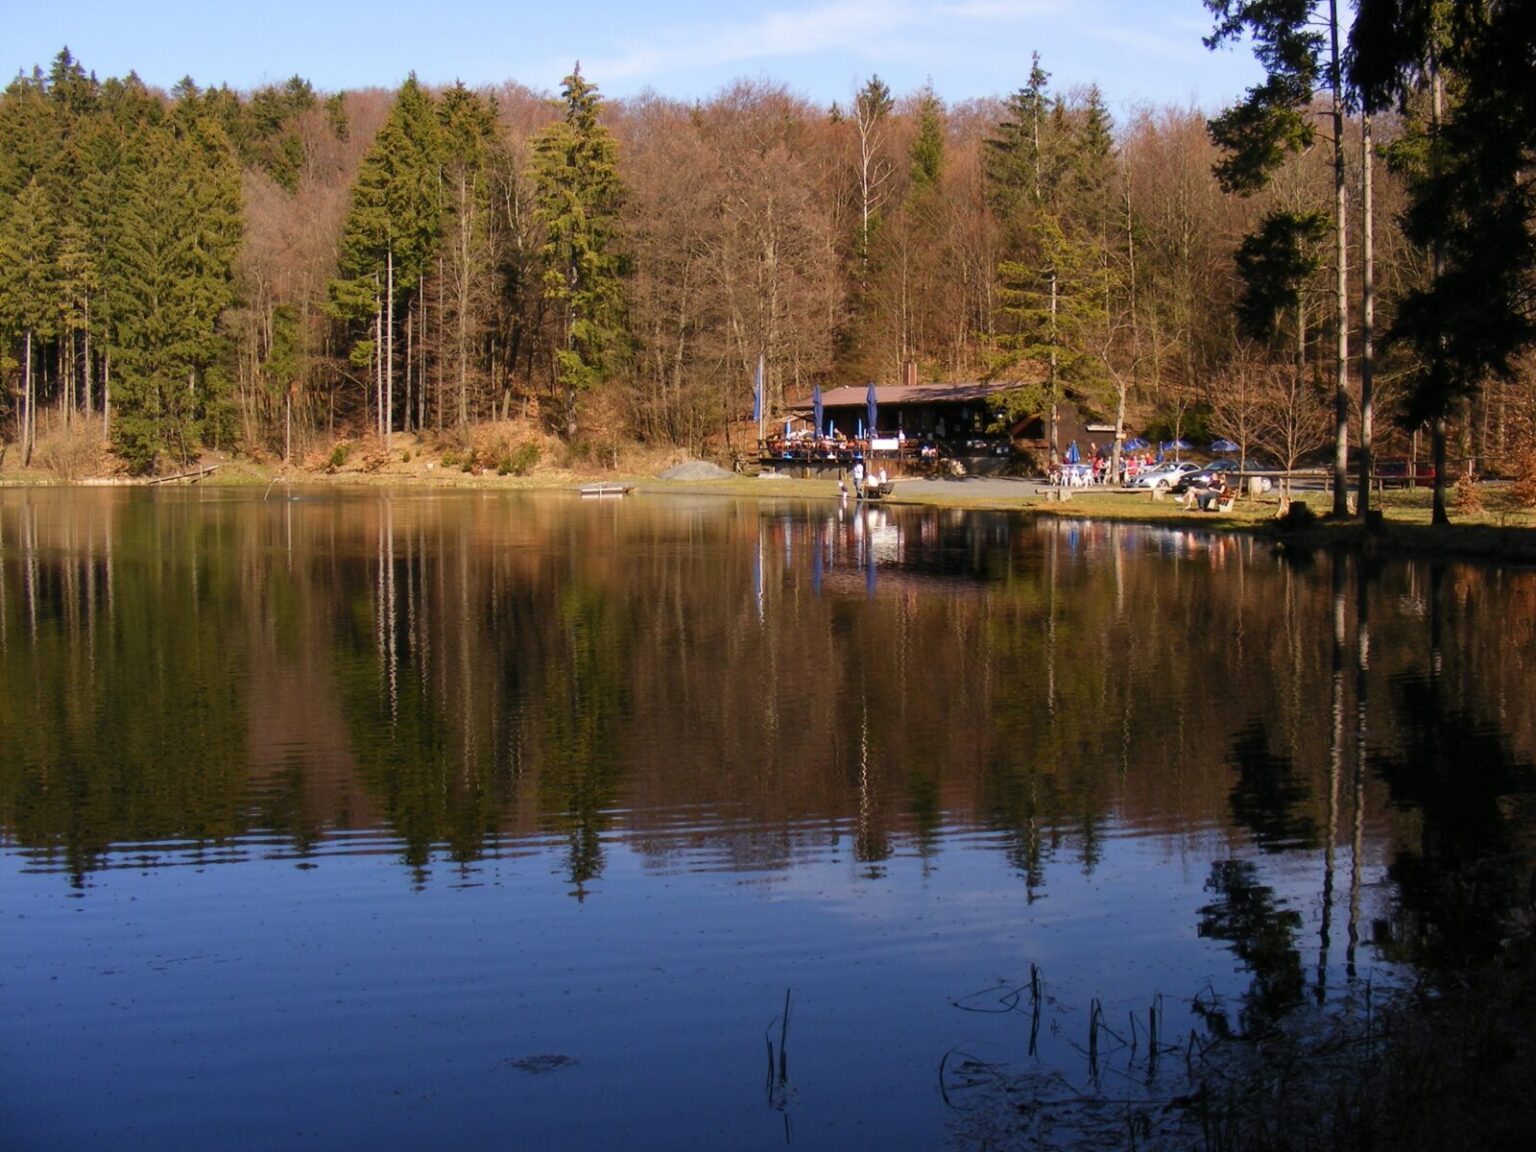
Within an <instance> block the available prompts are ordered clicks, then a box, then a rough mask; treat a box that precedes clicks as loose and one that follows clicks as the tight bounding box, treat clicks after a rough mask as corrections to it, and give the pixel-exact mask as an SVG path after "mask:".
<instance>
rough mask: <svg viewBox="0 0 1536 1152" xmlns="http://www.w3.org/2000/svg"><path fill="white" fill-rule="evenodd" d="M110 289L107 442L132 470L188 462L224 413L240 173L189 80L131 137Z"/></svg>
mask: <svg viewBox="0 0 1536 1152" xmlns="http://www.w3.org/2000/svg"><path fill="white" fill-rule="evenodd" d="M127 159H128V164H127V165H126V167H125V168H124V171H123V176H124V179H123V183H122V185H121V186H120V187H119V189H118V192H119V195H120V196H121V204H120V213H119V215H118V217H117V219H116V221H115V229H114V236H113V241H114V250H115V252H116V254H117V261H116V267H115V269H114V272H115V275H114V277H113V279H112V282H111V286H110V288H109V297H110V299H111V307H112V315H113V325H114V332H113V350H114V352H115V353H116V356H115V359H116V362H117V364H118V365H119V367H120V369H121V372H120V377H119V383H120V390H119V400H118V407H119V412H118V416H119V418H118V421H117V423H116V425H115V426H114V429H113V441H114V444H115V445H116V447H117V449H118V451H119V453H120V454H121V455H122V456H123V457H124V459H126V460H127V461H128V462H129V465H130V466H131V467H133V468H135V469H137V470H140V471H144V470H148V469H150V468H152V467H153V466H154V465H155V463H156V461H157V460H158V459H159V457H160V456H161V455H162V454H164V453H166V452H172V453H174V454H175V455H176V456H177V457H178V458H179V459H181V460H182V461H183V462H185V461H186V460H187V459H188V458H189V457H190V455H191V453H192V452H193V450H194V449H195V448H196V446H197V445H198V443H200V442H201V440H202V438H203V436H204V435H205V434H208V435H210V436H212V437H217V436H218V434H219V431H220V428H221V424H222V418H223V413H222V410H221V409H222V402H223V399H224V393H225V390H226V389H225V384H226V382H225V380H224V376H223V372H222V362H223V355H224V351H225V346H224V340H223V337H222V335H221V333H220V331H219V327H218V325H219V320H220V318H221V316H222V315H223V313H224V311H225V310H226V309H227V308H228V307H229V306H230V305H231V304H232V303H233V302H234V266H235V260H236V257H237V255H238V252H239V246H240V241H241V236H242V231H243V212H242V207H241V200H240V174H239V169H238V166H237V164H236V162H235V159H234V152H233V148H232V147H231V145H230V143H229V140H228V138H227V137H226V136H225V135H224V132H223V130H222V128H221V127H220V126H219V125H218V123H217V122H216V121H215V120H214V119H213V117H212V116H210V115H208V114H207V111H206V109H205V108H203V107H202V106H201V101H200V97H199V93H198V92H197V91H196V88H195V86H193V85H191V84H190V83H189V82H185V81H184V82H183V83H182V84H180V85H178V103H177V106H176V108H175V109H174V112H173V115H172V116H171V117H169V118H168V119H167V120H166V121H165V122H164V123H163V124H157V125H145V126H141V127H140V129H139V131H138V132H137V133H136V135H135V138H134V139H133V140H132V142H131V143H130V145H129V147H128V154H127Z"/></svg>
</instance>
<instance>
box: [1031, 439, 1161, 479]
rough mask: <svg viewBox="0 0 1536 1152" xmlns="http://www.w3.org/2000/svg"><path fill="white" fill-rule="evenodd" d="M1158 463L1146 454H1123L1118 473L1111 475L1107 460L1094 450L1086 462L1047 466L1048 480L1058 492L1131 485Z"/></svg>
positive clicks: (1106, 457)
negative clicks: (1061, 489)
mask: <svg viewBox="0 0 1536 1152" xmlns="http://www.w3.org/2000/svg"><path fill="white" fill-rule="evenodd" d="M1157 465H1158V461H1157V459H1156V457H1154V456H1153V455H1152V453H1150V452H1146V453H1136V452H1127V453H1125V454H1124V455H1123V456H1121V457H1120V472H1119V474H1118V475H1117V474H1115V472H1114V471H1113V469H1112V468H1111V467H1110V461H1109V457H1108V456H1107V455H1105V454H1104V452H1103V450H1102V449H1101V448H1098V447H1097V446H1096V447H1095V448H1094V450H1093V455H1092V456H1090V457H1089V458H1088V459H1086V460H1080V461H1076V460H1074V461H1068V462H1064V463H1061V464H1053V465H1051V470H1050V475H1049V479H1050V482H1051V483H1052V484H1055V485H1057V486H1058V487H1062V488H1088V487H1091V486H1093V485H1098V484H1118V483H1120V482H1121V481H1124V482H1125V483H1127V484H1130V483H1132V482H1133V481H1134V480H1135V479H1136V477H1137V476H1139V475H1141V473H1142V472H1145V471H1149V470H1150V469H1153V468H1156V467H1157Z"/></svg>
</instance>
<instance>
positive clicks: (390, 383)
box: [328, 74, 442, 438]
mask: <svg viewBox="0 0 1536 1152" xmlns="http://www.w3.org/2000/svg"><path fill="white" fill-rule="evenodd" d="M441 168H442V145H441V141H440V138H439V130H438V122H437V115H436V109H435V107H434V105H433V102H432V97H431V96H430V95H429V94H428V93H427V92H426V90H425V89H423V88H422V87H421V85H420V84H419V83H418V82H417V80H416V77H415V75H414V74H412V75H411V76H410V77H409V78H407V80H406V82H405V83H404V84H403V85H401V87H400V91H399V92H398V93H397V94H396V96H395V103H394V105H393V106H392V107H391V109H390V113H389V118H388V119H387V120H386V121H385V122H384V126H383V127H382V128H381V129H380V130H379V134H378V137H377V138H376V139H375V140H374V142H373V145H372V146H371V147H370V148H369V149H368V152H367V155H365V156H364V158H363V163H362V167H361V168H360V169H359V171H358V175H357V180H356V182H355V183H354V184H353V187H352V198H351V206H350V208H349V210H348V213H347V219H346V223H345V224H344V225H343V229H342V237H341V259H340V263H339V267H338V270H337V276H336V278H335V279H334V280H332V281H331V283H330V284H329V286H328V292H329V297H330V305H331V309H332V312H333V313H334V314H335V315H336V316H337V317H338V318H339V319H341V320H343V321H345V322H347V323H349V324H351V325H352V326H353V329H354V332H361V331H363V330H365V329H364V326H365V325H370V324H371V328H372V331H373V332H374V334H375V340H373V341H370V340H368V339H366V338H359V339H356V340H355V341H354V344H353V363H354V364H359V363H370V362H371V363H373V364H374V365H375V366H376V369H377V375H376V376H375V382H374V383H375V388H376V403H377V409H376V411H377V412H378V432H379V435H380V436H382V437H386V438H387V437H388V435H389V433H390V431H391V430H392V429H393V428H394V408H395V403H394V368H395V347H396V317H397V316H401V317H403V316H405V315H406V314H407V313H408V311H409V305H410V302H411V300H412V299H414V297H415V295H416V293H417V291H418V286H419V285H420V284H421V282H422V280H423V278H424V277H425V276H426V273H427V271H428V269H429V268H430V266H431V262H432V258H433V256H434V255H435V253H436V251H437V245H438V242H439V238H440V235H441V227H442V198H441V190H440V175H441Z"/></svg>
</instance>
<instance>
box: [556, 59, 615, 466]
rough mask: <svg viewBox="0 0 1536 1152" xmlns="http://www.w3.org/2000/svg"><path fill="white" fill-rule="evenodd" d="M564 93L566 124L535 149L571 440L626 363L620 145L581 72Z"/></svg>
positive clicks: (561, 122) (563, 398) (558, 358)
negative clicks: (595, 393) (583, 405)
mask: <svg viewBox="0 0 1536 1152" xmlns="http://www.w3.org/2000/svg"><path fill="white" fill-rule="evenodd" d="M561 92H562V94H563V96H564V100H565V115H564V117H563V118H562V119H561V120H559V121H557V122H556V123H554V124H552V125H551V126H550V127H549V128H548V129H546V130H545V131H544V132H543V133H542V134H541V135H540V136H539V138H538V140H537V141H536V142H535V144H534V174H535V182H536V186H537V193H538V209H537V211H538V216H539V219H540V221H541V222H542V223H543V225H544V233H545V240H544V246H543V257H544V277H543V279H544V294H545V297H546V298H547V299H548V300H549V301H550V302H551V303H552V304H553V305H554V306H555V308H556V311H557V315H558V323H559V326H560V333H559V340H560V342H559V347H558V348H557V349H556V351H555V375H556V384H557V386H558V388H559V391H560V397H561V402H562V405H563V408H564V417H565V431H566V435H567V436H570V437H574V436H575V435H576V427H577V419H576V418H577V411H576V409H577V401H578V398H579V397H580V396H581V394H582V393H584V392H588V391H591V390H593V389H595V388H596V387H598V385H600V384H601V383H603V382H604V381H605V380H606V379H607V378H608V376H609V374H610V373H611V372H612V371H613V370H614V369H616V368H617V367H618V366H619V365H620V364H621V363H622V362H623V360H624V359H626V357H627V352H628V348H627V337H626V333H625V330H624V289H623V278H624V276H625V274H626V272H627V262H626V260H625V257H624V255H623V252H622V249H621V247H620V242H621V237H620V231H619V210H620V207H621V203H622V198H623V189H622V186H621V185H620V182H619V167H618V146H617V144H615V143H614V140H613V137H612V136H610V135H609V133H608V130H607V128H605V127H604V126H603V124H602V123H601V121H600V120H599V119H598V109H599V106H600V103H601V101H600V98H599V96H598V92H597V88H596V86H595V85H592V84H589V83H588V82H587V81H586V80H585V78H583V76H582V75H581V66H580V65H579V64H578V65H577V66H576V68H575V69H574V70H573V71H572V72H571V74H570V75H569V76H567V77H566V78H565V80H564V82H563V85H562V88H561Z"/></svg>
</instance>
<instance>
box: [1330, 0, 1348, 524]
mask: <svg viewBox="0 0 1536 1152" xmlns="http://www.w3.org/2000/svg"><path fill="white" fill-rule="evenodd" d="M1328 35H1329V39H1330V43H1331V53H1332V59H1331V63H1330V65H1329V71H1330V73H1331V82H1332V87H1333V217H1334V222H1333V241H1334V243H1333V256H1334V264H1335V268H1334V328H1335V334H1336V336H1337V338H1338V347H1337V350H1336V351H1335V353H1334V369H1333V370H1334V390H1333V420H1334V433H1333V514H1334V515H1335V516H1347V515H1349V238H1348V226H1349V222H1348V219H1347V218H1346V216H1345V212H1346V210H1347V208H1348V198H1347V196H1346V194H1345V188H1344V91H1343V84H1344V77H1343V70H1342V69H1341V67H1340V64H1339V0H1328Z"/></svg>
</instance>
